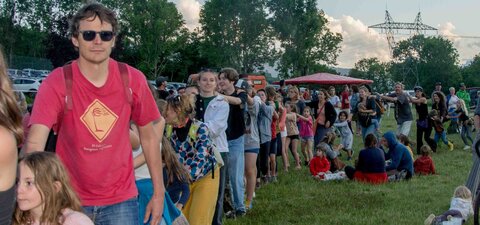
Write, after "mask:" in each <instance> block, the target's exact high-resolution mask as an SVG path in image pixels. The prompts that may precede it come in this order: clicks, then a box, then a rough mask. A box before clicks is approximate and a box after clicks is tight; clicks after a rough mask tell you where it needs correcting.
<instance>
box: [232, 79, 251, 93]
mask: <svg viewBox="0 0 480 225" xmlns="http://www.w3.org/2000/svg"><path fill="white" fill-rule="evenodd" d="M235 87H237V88H240V89H243V90H248V89H250V85H249V84H248V82H247V81H246V80H244V79H238V80H237V83H235Z"/></svg>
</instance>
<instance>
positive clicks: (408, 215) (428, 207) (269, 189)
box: [226, 110, 473, 225]
mask: <svg viewBox="0 0 480 225" xmlns="http://www.w3.org/2000/svg"><path fill="white" fill-rule="evenodd" d="M413 113H415V110H413ZM395 129H396V124H395V121H394V118H393V112H392V113H391V115H390V117H387V116H386V115H384V119H383V121H382V128H381V131H382V132H385V131H388V130H395ZM415 135H416V128H415V125H414V124H413V125H412V129H411V132H410V136H409V137H410V139H411V140H413V141H415V139H416V138H415V137H416V136H415ZM448 138H449V140H451V141H453V143H454V144H455V150H454V151H452V152H450V151H448V150H447V146H445V145H444V144H443V143H442V144H441V145H440V147H439V150H438V151H437V153H434V154H433V160H434V162H435V166H436V169H437V175H432V176H414V177H413V178H412V179H411V180H410V181H404V182H394V183H388V184H384V185H377V186H374V185H369V184H362V183H357V182H352V181H348V180H344V181H328V182H318V181H315V180H313V179H312V178H311V176H310V173H309V171H308V168H306V167H303V168H302V169H301V170H297V171H295V170H291V171H290V172H288V173H284V172H280V173H279V182H278V183H271V184H267V185H265V186H262V187H261V188H260V189H258V190H257V191H256V197H255V198H254V202H253V208H252V210H250V211H248V213H247V215H246V216H245V217H242V218H237V219H235V220H231V219H229V220H226V224H227V225H236V224H242V225H243V224H278V225H280V224H341V225H348V224H355V225H361V224H365V225H379V224H392V225H393V224H399V225H416V224H423V221H424V220H425V218H426V217H427V216H428V215H429V214H430V213H434V214H435V215H438V214H441V213H443V212H444V211H445V210H448V208H449V205H450V198H451V197H452V194H453V190H454V189H455V187H456V186H458V185H463V184H464V183H465V181H466V179H467V176H468V173H469V171H470V167H471V165H472V155H471V151H470V150H469V151H465V150H463V146H464V145H463V142H462V140H461V138H460V135H459V134H452V135H448ZM337 142H338V140H337ZM354 149H355V156H357V155H358V152H359V150H360V149H362V143H361V140H360V137H358V136H355V140H354ZM413 151H414V152H416V150H415V148H414V149H413ZM341 158H342V160H343V161H344V162H346V163H347V164H350V165H351V164H352V163H353V161H349V162H347V161H346V154H345V153H343V156H342V157H341ZM415 158H416V156H415ZM277 161H278V162H280V160H277ZM292 162H293V159H291V161H290V163H292ZM282 166H283V165H282V163H281V162H280V165H279V170H280V171H282V169H281V168H282ZM466 224H473V217H470V218H469V220H468V222H467V223H466Z"/></svg>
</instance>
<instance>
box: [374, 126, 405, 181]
mask: <svg viewBox="0 0 480 225" xmlns="http://www.w3.org/2000/svg"><path fill="white" fill-rule="evenodd" d="M381 144H382V146H384V147H387V148H388V152H387V153H386V154H385V159H386V160H391V162H390V163H387V166H386V168H385V169H386V171H387V175H388V176H392V179H394V180H403V179H407V180H408V179H410V178H411V177H412V175H413V160H412V157H411V156H410V153H409V152H408V149H407V147H405V145H403V144H401V143H400V142H398V140H397V138H396V137H395V133H393V131H388V132H387V133H385V134H384V135H383V137H382V140H381ZM389 179H390V178H389Z"/></svg>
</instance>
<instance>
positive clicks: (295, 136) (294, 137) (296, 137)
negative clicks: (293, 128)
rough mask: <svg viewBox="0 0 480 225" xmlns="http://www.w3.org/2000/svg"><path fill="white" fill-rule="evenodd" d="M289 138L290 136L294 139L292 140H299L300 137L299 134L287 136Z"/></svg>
mask: <svg viewBox="0 0 480 225" xmlns="http://www.w3.org/2000/svg"><path fill="white" fill-rule="evenodd" d="M287 138H290V139H292V140H295V139H297V140H298V139H299V137H298V134H296V135H290V136H287Z"/></svg>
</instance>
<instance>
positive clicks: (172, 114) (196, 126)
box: [165, 95, 219, 225]
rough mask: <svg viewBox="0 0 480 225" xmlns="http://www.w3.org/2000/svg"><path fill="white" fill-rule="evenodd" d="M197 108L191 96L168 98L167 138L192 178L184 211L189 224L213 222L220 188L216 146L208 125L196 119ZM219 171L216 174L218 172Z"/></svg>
mask: <svg viewBox="0 0 480 225" xmlns="http://www.w3.org/2000/svg"><path fill="white" fill-rule="evenodd" d="M194 113H195V107H194V103H193V99H192V98H191V96H189V95H177V96H173V97H170V98H168V99H167V110H166V118H165V119H166V122H167V124H168V125H167V129H166V133H167V138H168V139H169V141H170V143H171V144H172V147H173V149H174V150H175V153H176V156H177V157H178V160H180V163H181V164H182V165H183V166H184V167H185V168H186V169H187V171H188V172H189V174H190V177H191V179H192V184H191V185H190V197H189V198H188V201H187V203H186V204H185V206H184V208H183V210H182V212H183V213H184V215H185V217H186V218H187V220H188V222H189V223H190V224H192V225H193V224H211V223H212V220H213V216H214V213H215V205H216V202H217V196H218V188H219V176H218V173H219V168H218V167H216V162H217V161H216V157H215V155H214V149H213V148H215V146H214V144H213V142H212V140H211V138H210V134H209V129H208V127H207V126H206V125H205V124H204V123H202V122H200V121H197V120H195V119H194ZM215 174H216V175H215Z"/></svg>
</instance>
